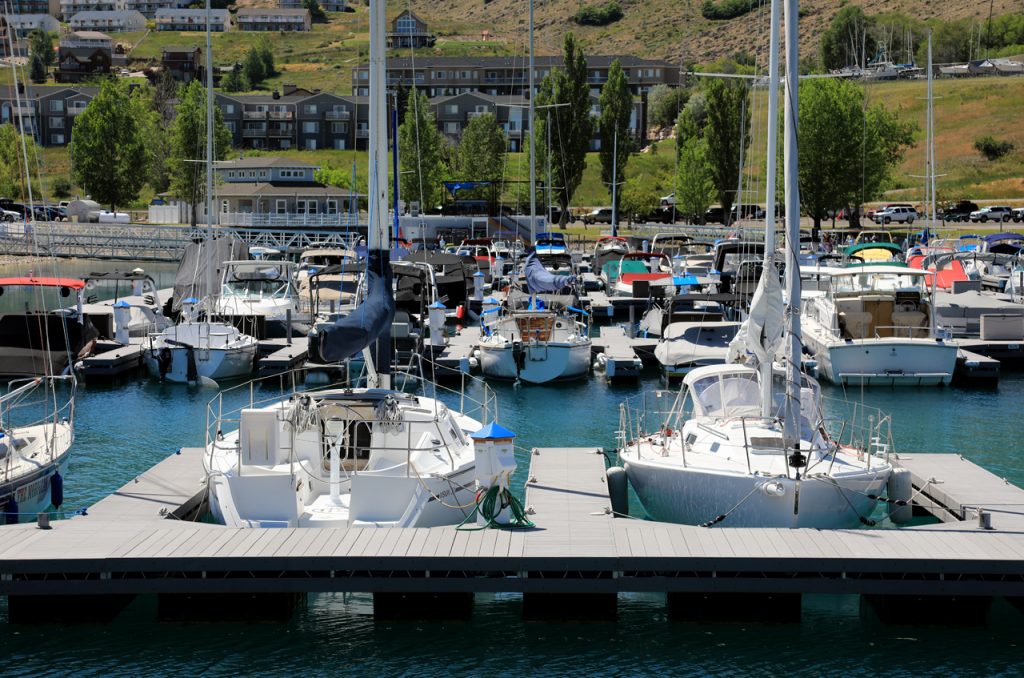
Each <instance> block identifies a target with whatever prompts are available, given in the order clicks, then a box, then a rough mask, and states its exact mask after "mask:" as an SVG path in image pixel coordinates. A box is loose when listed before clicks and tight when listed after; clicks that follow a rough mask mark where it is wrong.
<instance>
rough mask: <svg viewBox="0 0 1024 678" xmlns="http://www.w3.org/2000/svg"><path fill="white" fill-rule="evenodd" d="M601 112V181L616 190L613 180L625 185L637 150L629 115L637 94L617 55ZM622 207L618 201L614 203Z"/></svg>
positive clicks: (610, 71) (607, 81) (604, 89)
mask: <svg viewBox="0 0 1024 678" xmlns="http://www.w3.org/2000/svg"><path fill="white" fill-rule="evenodd" d="M600 101H601V116H600V118H598V130H599V131H600V134H601V150H600V153H599V155H600V159H601V181H602V182H604V184H605V186H607V187H608V192H609V193H612V186H613V184H617V185H619V186H621V184H622V182H623V181H624V178H625V176H626V164H627V163H628V162H629V153H630V151H632V150H633V138H632V137H631V136H630V134H629V118H630V116H631V115H632V113H633V96H632V95H631V94H630V93H629V83H628V82H627V81H626V74H625V73H624V72H623V70H622V65H621V64H620V63H619V60H618V59H616V60H615V61H613V62H612V64H611V66H610V67H609V68H608V79H607V80H606V81H605V83H604V86H603V87H601V100H600ZM615 197H616V201H617V202H621V197H622V196H621V193H620V191H615ZM612 207H613V208H614V209H618V205H612Z"/></svg>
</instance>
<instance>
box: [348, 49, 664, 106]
mask: <svg viewBox="0 0 1024 678" xmlns="http://www.w3.org/2000/svg"><path fill="white" fill-rule="evenodd" d="M616 59H618V60H619V63H620V64H621V66H622V68H623V70H624V71H625V74H626V78H627V79H628V80H629V88H630V91H631V92H632V93H633V95H634V96H641V95H642V94H643V93H644V92H647V91H648V90H649V89H650V88H651V87H654V86H655V85H662V84H664V85H670V86H675V85H678V84H679V67H678V66H675V65H672V64H669V63H667V62H664V61H654V60H650V59H640V58H638V57H633V56H588V57H587V83H588V84H589V85H590V90H591V93H592V94H600V92H601V87H602V86H603V85H604V83H605V81H607V80H608V69H609V68H610V67H611V64H612V62H613V61H615V60H616ZM561 65H562V57H561V56H553V57H551V56H541V57H535V59H534V68H535V72H534V77H535V80H536V84H537V86H539V84H540V81H541V80H542V79H543V78H544V77H545V76H547V75H548V74H549V73H550V72H551V70H552V69H554V68H558V67H561ZM387 68H388V86H390V87H393V86H397V85H404V86H406V87H416V88H417V89H419V90H421V91H423V92H424V93H425V94H426V95H427V96H428V97H437V96H452V95H455V94H465V93H466V92H483V93H485V94H490V95H491V96H509V95H521V96H529V91H528V90H529V82H528V81H529V72H528V62H527V59H526V58H525V57H432V56H417V57H416V58H415V59H413V58H411V57H391V58H389V59H388V65H387ZM369 88H370V71H369V67H368V65H366V64H362V65H360V66H357V67H355V68H354V69H352V93H353V94H355V95H357V96H366V95H367V94H369Z"/></svg>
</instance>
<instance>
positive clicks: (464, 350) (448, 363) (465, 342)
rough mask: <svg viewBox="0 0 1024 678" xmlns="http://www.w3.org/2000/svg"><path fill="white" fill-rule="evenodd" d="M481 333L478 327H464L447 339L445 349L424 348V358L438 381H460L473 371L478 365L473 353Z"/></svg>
mask: <svg viewBox="0 0 1024 678" xmlns="http://www.w3.org/2000/svg"><path fill="white" fill-rule="evenodd" d="M479 332H480V330H479V328H478V327H476V326H470V327H463V328H461V329H460V330H458V331H456V332H455V334H453V335H451V336H449V337H447V341H446V342H445V345H444V346H443V347H432V346H429V345H427V346H425V347H424V357H425V358H426V359H427V363H428V364H429V365H433V368H434V377H435V378H436V379H442V380H443V379H459V378H461V377H462V376H463V375H466V374H470V373H471V372H472V371H473V367H474V366H475V363H476V360H475V358H473V351H474V350H476V344H477V340H478V336H479Z"/></svg>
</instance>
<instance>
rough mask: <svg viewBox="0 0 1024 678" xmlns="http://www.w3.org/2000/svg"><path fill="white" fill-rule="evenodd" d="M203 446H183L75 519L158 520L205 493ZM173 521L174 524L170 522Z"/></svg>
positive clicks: (95, 520)
mask: <svg viewBox="0 0 1024 678" xmlns="http://www.w3.org/2000/svg"><path fill="white" fill-rule="evenodd" d="M204 453H205V450H203V448H201V447H183V448H181V450H179V451H178V452H176V453H174V454H172V455H170V456H168V457H167V458H166V459H164V460H163V461H161V462H159V463H158V464H156V465H155V466H153V467H152V468H151V469H149V470H148V471H146V472H145V473H142V474H139V475H138V476H137V477H135V478H134V479H133V480H131V481H129V482H128V483H126V484H125V485H124V486H123V487H121V488H120V489H119V490H117V491H116V492H114V493H113V494H111V495H110V496H108V497H106V498H105V499H102V500H100V501H98V502H97V503H95V504H93V505H92V506H90V507H89V509H88V514H89V515H88V516H84V517H78V518H73V520H92V521H94V522H97V521H100V522H102V521H117V522H123V521H126V520H132V521H134V520H157V521H163V520H164V519H165V517H166V516H165V515H161V513H160V511H161V510H164V511H165V512H166V513H167V514H170V513H175V512H176V511H177V510H178V508H179V507H181V506H184V505H186V504H188V503H189V502H190V501H193V500H194V499H195V498H197V497H198V496H199V495H200V494H202V493H205V491H206V486H205V472H204V470H203V461H202V460H203V455H204ZM167 522H170V521H167Z"/></svg>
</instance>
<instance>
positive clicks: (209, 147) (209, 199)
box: [203, 0, 216, 318]
mask: <svg viewBox="0 0 1024 678" xmlns="http://www.w3.org/2000/svg"><path fill="white" fill-rule="evenodd" d="M212 21H213V11H212V9H211V7H210V0H206V238H205V242H204V243H203V250H204V251H205V252H206V262H205V263H206V296H207V299H208V304H207V312H206V316H207V318H210V317H211V315H212V313H213V301H214V299H215V298H216V293H215V292H214V281H213V252H212V251H211V249H212V247H213V57H212V55H211V53H210V52H211V50H210V31H211V28H210V26H211V23H212Z"/></svg>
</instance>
